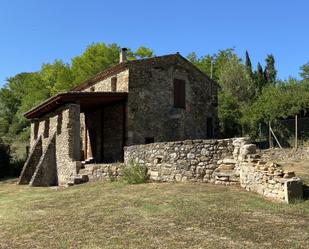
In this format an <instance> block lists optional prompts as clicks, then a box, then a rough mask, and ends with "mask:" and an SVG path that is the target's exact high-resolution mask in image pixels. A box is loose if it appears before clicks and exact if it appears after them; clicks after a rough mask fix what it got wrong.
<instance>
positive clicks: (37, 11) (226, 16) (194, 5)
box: [0, 0, 309, 86]
mask: <svg viewBox="0 0 309 249" xmlns="http://www.w3.org/2000/svg"><path fill="white" fill-rule="evenodd" d="M308 10H309V1H306V0H302V1H300V0H294V1H289V0H281V1H280V0H268V1H266V0H260V1H251V0H233V1H231V0H215V1H214V0H211V1H208V0H204V1H202V0H201V1H198V0H190V1H184V0H178V1H176V0H174V1H168V0H165V1H162V0H156V1H145V0H144V1H142V0H140V1H138V0H130V1H121V0H117V1H103V0H102V1H99V0H84V1H82V0H49V1H47V0H45V1H43V0H41V1H40V0H3V1H1V3H0V32H1V36H0V38H1V39H0V45H1V46H0V86H1V85H3V83H5V79H6V78H7V77H10V76H13V75H15V74H17V73H20V72H30V71H36V70H39V68H40V66H41V64H42V63H43V62H52V61H53V60H54V59H62V60H63V61H65V62H70V59H71V58H72V57H74V56H76V55H79V54H81V53H82V51H83V50H84V49H85V48H86V46H87V45H88V44H90V43H94V42H105V43H113V42H116V43H118V44H119V45H121V46H124V47H130V48H132V49H136V48H137V47H138V46H140V45H145V46H147V47H150V48H152V49H154V51H155V53H156V54H157V55H161V54H166V53H175V52H177V51H179V52H180V53H181V54H183V55H185V56H186V55H187V54H188V53H190V52H191V51H196V53H197V54H198V55H205V54H213V53H215V52H216V51H217V50H219V49H225V48H229V47H235V48H236V51H237V53H238V54H239V55H241V56H244V53H245V50H246V49H248V51H249V53H250V56H251V60H252V63H253V65H256V63H257V62H258V61H260V62H262V64H263V65H264V59H265V56H266V54H268V53H273V54H274V56H275V59H276V66H277V69H278V76H279V77H280V78H287V77H289V76H290V75H292V76H297V77H298V73H299V67H300V66H301V65H303V64H304V63H306V62H307V61H309V32H308V28H309V14H308Z"/></svg>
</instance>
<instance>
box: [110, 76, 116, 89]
mask: <svg viewBox="0 0 309 249" xmlns="http://www.w3.org/2000/svg"><path fill="white" fill-rule="evenodd" d="M111 90H112V92H116V91H117V77H113V78H112V79H111Z"/></svg>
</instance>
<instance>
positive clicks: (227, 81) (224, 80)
mask: <svg viewBox="0 0 309 249" xmlns="http://www.w3.org/2000/svg"><path fill="white" fill-rule="evenodd" d="M218 82H219V84H220V86H221V91H223V92H229V93H231V94H232V95H233V96H235V98H236V99H237V101H238V102H246V103H248V102H250V101H251V99H252V97H253V95H254V89H253V85H252V81H251V80H250V79H247V77H246V70H245V66H244V65H243V64H242V63H241V60H240V59H239V58H234V59H232V60H231V61H229V62H228V63H226V65H225V66H224V67H223V68H222V69H221V72H220V75H219V79H218Z"/></svg>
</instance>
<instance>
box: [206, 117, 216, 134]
mask: <svg viewBox="0 0 309 249" xmlns="http://www.w3.org/2000/svg"><path fill="white" fill-rule="evenodd" d="M206 129H207V138H213V136H214V133H213V119H212V118H211V117H208V118H207V127H206Z"/></svg>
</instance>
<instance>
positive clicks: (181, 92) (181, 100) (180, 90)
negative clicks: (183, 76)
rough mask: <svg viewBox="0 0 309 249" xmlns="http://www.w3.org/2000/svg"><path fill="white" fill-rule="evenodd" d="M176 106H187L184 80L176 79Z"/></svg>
mask: <svg viewBox="0 0 309 249" xmlns="http://www.w3.org/2000/svg"><path fill="white" fill-rule="evenodd" d="M174 107H176V108H183V109H185V108H186V84H185V81H184V80H179V79H174Z"/></svg>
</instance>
